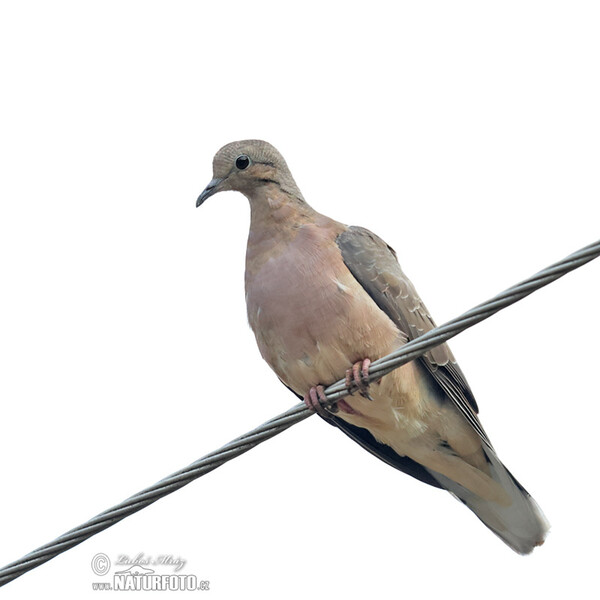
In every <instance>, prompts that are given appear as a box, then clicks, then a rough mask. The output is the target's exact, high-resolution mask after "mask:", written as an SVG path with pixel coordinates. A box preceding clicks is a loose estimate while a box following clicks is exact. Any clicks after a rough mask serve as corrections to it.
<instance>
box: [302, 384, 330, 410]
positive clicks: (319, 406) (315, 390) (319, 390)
mask: <svg viewBox="0 0 600 600" xmlns="http://www.w3.org/2000/svg"><path fill="white" fill-rule="evenodd" d="M325 402H327V398H326V397H325V390H324V388H323V386H322V385H315V386H313V387H311V388H310V390H309V391H308V394H306V395H305V396H304V404H306V406H307V408H308V409H309V410H313V411H315V412H316V413H318V414H320V415H321V416H322V417H328V416H329V414H330V412H329V411H327V410H326V409H325V407H324V406H323V403H325ZM331 412H336V411H335V409H333V410H332V411H331Z"/></svg>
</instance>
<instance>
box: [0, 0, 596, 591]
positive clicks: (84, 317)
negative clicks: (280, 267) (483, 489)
mask: <svg viewBox="0 0 600 600" xmlns="http://www.w3.org/2000/svg"><path fill="white" fill-rule="evenodd" d="M599 27H600V8H599V7H598V4H597V3H595V2H523V1H519V2H503V3H491V2H485V3H483V2H475V1H474V2H451V3H450V2H419V3H414V2H380V1H371V2H368V3H360V4H359V3H355V2H344V3H341V2H339V3H338V2H329V3H327V2H319V3H316V2H315V3H311V2H304V3H302V4H297V3H295V4H294V5H293V6H292V5H288V4H286V3H283V2H279V3H276V2H264V1H258V0H256V1H252V2H251V1H246V2H239V1H229V2H210V3H209V2H185V1H180V2H148V1H145V2H139V1H129V2H128V1H125V2H123V1H119V2H114V1H109V2H106V1H105V2H102V3H90V2H86V3H81V2H52V3H48V2H4V3H2V6H1V8H0V56H1V57H2V58H1V61H2V62H1V67H0V69H1V70H0V73H1V81H2V92H1V95H0V165H1V170H2V176H1V177H0V281H1V283H0V285H1V288H2V289H1V292H0V370H1V371H2V374H1V376H0V399H1V402H2V421H1V423H2V427H1V432H2V433H1V434H0V455H1V456H2V461H1V480H2V484H1V485H2V494H1V498H2V499H1V505H0V506H1V511H0V564H1V565H4V564H6V563H8V562H11V561H13V560H15V559H17V558H19V557H20V556H22V555H23V554H25V553H27V552H29V551H30V550H33V549H34V548H36V547H38V546H40V545H41V544H44V543H46V542H48V541H50V540H52V539H53V538H54V537H56V536H58V535H59V534H61V533H63V532H64V531H66V530H68V529H70V528H72V527H74V526H75V525H77V524H79V523H81V522H83V521H85V520H86V519H88V518H90V517H92V516H94V515H95V514H97V513H98V512H100V511H102V510H104V509H106V508H108V507H110V506H112V505H114V504H116V503H118V502H119V501H121V500H122V499H124V498H125V497H127V496H129V495H131V494H133V493H135V492H137V491H138V490H140V489H142V488H144V487H146V486H148V485H150V484H152V483H154V482H155V481H157V480H158V479H161V478H162V477H164V476H166V475H168V474H169V473H171V472H172V471H174V470H176V469H178V468H180V467H183V466H185V465H187V464H189V463H190V462H192V461H193V460H195V459H196V458H198V457H201V456H203V455H204V454H206V453H207V452H210V451H212V450H213V449H216V448H217V447H219V446H220V445H222V444H224V443H225V442H227V441H229V440H230V439H232V438H234V437H236V436H237V435H239V434H242V433H244V432H246V431H248V430H250V429H252V428H253V427H255V426H257V425H259V424H260V423H262V422H264V421H265V420H267V419H269V418H270V417H272V416H274V415H276V414H279V413H281V412H283V411H284V410H286V409H287V408H288V407H290V406H292V405H293V404H295V402H296V400H295V398H294V397H293V396H292V395H291V394H289V393H288V392H287V391H286V390H285V389H284V388H283V387H282V386H281V384H280V383H279V382H278V381H277V378H276V377H275V376H274V375H273V374H272V373H271V372H270V370H269V368H268V367H267V366H266V364H265V363H263V361H262V360H261V358H260V356H259V354H258V351H257V349H256V348H255V344H254V339H253V337H252V334H251V332H250V330H249V328H248V327H247V324H246V315H245V305H244V292H243V264H244V249H245V238H246V233H247V227H248V215H249V211H248V207H247V202H246V200H245V199H244V198H243V197H242V196H241V195H236V194H233V193H227V194H221V195H218V196H215V197H213V198H211V199H210V200H209V201H207V202H206V204H205V205H204V206H203V207H202V209H200V210H196V208H195V200H196V197H197V196H198V194H199V193H200V191H202V189H203V188H204V186H205V185H206V184H207V183H208V181H209V180H210V179H211V160H212V156H213V154H214V153H215V152H216V150H218V148H219V147H220V146H222V145H223V144H225V143H227V142H229V141H233V140H235V139H243V138H248V137H259V138H263V139H266V140H268V141H270V142H271V143H273V144H274V145H275V146H276V147H278V148H279V149H280V150H281V152H282V153H283V154H284V156H285V157H286V159H287V161H288V163H289V165H290V167H291V169H292V172H293V173H294V175H295V178H296V180H297V182H298V183H299V185H300V187H301V189H302V190H303V193H304V195H305V197H306V198H307V200H308V201H309V202H310V203H311V204H312V205H313V206H314V207H315V208H316V209H317V210H320V211H322V212H324V213H325V214H328V215H330V216H332V217H334V218H337V219H338V220H341V221H344V222H347V223H350V224H360V225H363V226H366V227H368V228H370V229H372V230H374V231H375V232H377V233H378V234H379V235H381V236H382V237H383V238H384V239H385V240H386V241H388V243H390V244H391V245H392V246H394V247H395V248H396V250H397V251H398V254H399V257H400V261H401V264H402V265H403V267H404V269H405V271H406V272H407V274H408V275H409V276H410V277H411V279H412V280H413V282H414V283H415V285H416V287H417V289H418V290H419V292H420V294H421V296H422V297H423V299H424V300H425V302H426V303H427V305H428V307H429V309H430V310H431V311H432V313H433V315H434V317H435V318H436V320H437V321H438V323H442V322H444V321H446V320H448V319H450V318H452V317H454V316H456V315H458V314H459V313H461V312H463V311H464V310H466V309H468V308H470V307H472V306H474V305H475V304H477V303H479V302H481V301H483V300H486V299H487V298H489V297H491V296H492V295H494V294H495V293H497V292H500V291H501V290H503V289H505V288H506V287H508V286H509V285H512V284H513V283H516V282H517V281H520V280H521V279H524V278H525V277H527V276H529V275H530V274H532V273H534V272H536V271H538V270H540V269H541V268H543V267H545V266H547V265H548V264H550V263H551V262H554V261H556V260H558V259H560V258H562V257H563V256H565V255H567V254H569V253H571V252H573V251H575V250H577V249H578V248H580V247H581V246H584V245H586V244H588V243H590V242H592V241H594V240H596V239H597V238H598V237H599V235H598V234H599V231H600V208H599V203H600V179H599V177H598V164H599V159H600V146H599V141H598V140H599V139H600V111H599V110H598V107H599V106H600V79H599V77H598V73H599V62H600V36H599V35H598V31H599ZM599 282H600V261H596V262H595V263H591V264H589V265H587V266H585V267H583V268H582V269H580V270H578V271H577V272H575V273H573V274H570V275H568V276H566V277H565V278H564V279H562V280H560V281H558V282H557V283H554V284H552V285H551V286H549V287H548V288H545V289H544V290H542V291H540V292H537V293H536V294H534V295H533V296H531V297H530V298H528V299H526V300H524V301H522V302H521V303H519V304H518V305H516V306H514V307H512V308H509V309H507V310H505V311H504V312H502V313H500V314H499V315H497V316H495V317H493V318H491V319H490V320H489V321H486V322H485V323H483V324H480V325H479V326H477V327H475V328H474V329H471V330H469V331H468V332H466V333H464V334H462V335H461V336H459V337H458V338H456V339H455V340H453V341H452V343H451V346H452V348H453V349H454V352H455V354H456V355H457V357H458V359H459V362H460V364H461V367H462V369H463V370H464V372H465V373H466V375H467V377H468V379H469V382H470V384H471V386H472V388H473V390H474V391H475V395H476V397H477V399H478V402H479V405H480V408H481V418H482V422H483V424H484V426H485V427H486V429H487V431H488V433H489V435H490V437H491V439H492V441H493V442H494V444H495V446H496V449H497V451H498V453H499V455H500V457H501V458H502V460H503V461H504V462H505V463H506V464H507V466H508V467H509V469H510V470H511V471H512V472H513V473H514V474H515V475H516V477H517V478H518V479H519V480H520V481H521V482H522V483H523V484H524V485H525V486H526V487H527V488H528V489H529V491H530V492H531V493H532V495H533V496H534V497H535V498H536V499H537V501H538V502H539V504H540V505H541V506H542V508H543V509H544V511H545V513H546V515H547V516H548V518H549V520H550V521H551V523H552V526H553V528H552V531H551V534H550V536H549V538H548V540H547V542H546V544H545V546H543V547H542V548H541V549H538V550H536V551H535V552H534V554H533V555H532V556H530V557H526V558H523V557H520V556H518V555H516V554H514V553H513V552H511V551H510V550H509V549H508V547H506V546H504V544H502V543H501V542H500V541H499V540H498V539H497V538H496V537H495V536H494V535H493V534H492V533H491V532H489V531H488V530H487V529H486V528H485V527H484V526H483V525H482V524H481V523H480V522H479V521H478V519H477V518H476V517H475V516H474V515H473V514H472V513H471V512H470V511H468V510H467V509H466V508H464V507H463V506H461V505H460V504H459V503H458V502H456V501H455V500H453V499H452V498H451V497H450V495H448V494H446V493H443V492H441V491H439V490H435V489H433V488H430V487H428V486H425V485H423V484H421V483H419V482H417V481H415V480H412V479H411V478H409V477H407V476H405V475H403V474H401V473H399V472H396V471H395V470H393V469H391V468H390V467H387V466H386V465H384V464H383V463H381V462H380V461H378V460H377V459H375V458H374V457H372V456H371V455H369V454H368V453H366V452H364V451H363V450H361V449H360V448H359V447H358V446H357V445H355V444H353V443H352V442H351V441H350V440H349V439H347V438H346V437H345V436H344V435H343V434H341V433H339V432H337V431H336V430H335V429H333V428H331V427H329V426H328V425H326V424H325V423H323V422H322V421H321V420H319V419H318V418H317V417H312V418H311V419H309V420H307V421H305V422H303V423H301V424H299V425H297V426H296V427H294V428H292V429H291V430H289V431H287V432H286V433H284V434H282V435H280V436H278V437H277V438H275V439H273V440H271V441H268V442H266V443H265V444H263V445H261V446H259V447H258V448H256V449H254V450H253V451H251V452H249V453H248V454H246V455H244V456H243V457H241V458H238V459H236V460H235V461H233V462H231V463H229V464H227V465H226V466H224V467H222V468H220V469H218V470H217V471H214V472H213V473H211V474H209V475H207V476H206V477H204V478H202V479H200V480H199V481H196V482H194V483H193V484H191V485H189V486H188V487H186V488H184V489H182V490H180V491H178V492H176V493H174V494H173V495H171V496H169V497H168V498H166V499H163V500H161V501H159V502H158V503H156V504H154V505H153V506H151V507H149V508H147V509H145V510H143V511H142V512H141V513H138V514H137V515H135V516H133V517H130V518H128V519H126V520H125V521H123V522H121V523H119V524H117V525H115V526H114V527H112V528H110V529H109V530H107V531H105V532H103V533H101V534H99V535H97V536H95V537H93V538H92V539H91V540H88V541H87V542H85V543H84V544H82V545H80V546H78V547H77V548H75V549H72V550H70V551H68V552H67V553H65V554H63V555H62V556H60V557H59V558H56V559H54V560H52V561H50V562H49V563H47V564H45V565H43V566H42V567H39V568H38V569H36V570H34V571H32V572H31V573H28V574H27V575H25V576H23V577H21V578H20V579H18V580H16V581H14V582H12V583H11V584H9V585H8V586H7V587H6V588H4V589H3V590H2V592H3V597H7V598H27V599H29V598H34V597H40V596H42V595H44V596H48V595H50V596H51V597H54V596H60V597H61V598H100V597H107V596H108V597H111V596H115V595H117V597H119V596H118V594H116V593H115V592H113V593H109V592H99V591H92V583H93V582H97V581H109V580H110V578H101V577H98V576H96V575H94V573H93V572H92V570H91V567H90V563H91V561H92V559H93V557H94V556H95V555H96V554H97V553H100V552H102V553H105V554H106V555H107V556H108V557H110V559H111V561H113V560H115V559H116V558H117V557H118V556H119V555H121V554H126V555H129V556H135V555H136V554H139V553H141V552H143V553H144V554H145V555H146V556H158V555H165V554H171V555H173V556H174V557H178V556H180V557H182V558H184V559H185V560H186V561H187V564H186V567H185V569H184V572H185V573H187V574H195V575H197V577H198V579H202V580H210V588H211V591H210V592H207V593H206V595H207V597H210V598H212V599H221V598H225V599H229V598H232V599H233V598H246V597H248V598H254V597H256V598H261V599H269V598H281V597H292V598H306V597H309V596H310V597H313V596H316V597H323V598H325V597H340V598H345V599H351V598H363V597H364V596H365V595H367V594H368V596H370V597H381V598H400V597H405V598H406V597H415V594H416V595H418V597H419V598H426V599H428V598H436V597H437V598H440V597H444V598H447V599H453V598H461V599H462V600H464V599H470V598H480V597H482V596H484V597H486V598H487V599H490V600H493V599H495V598H506V597H507V596H509V595H510V597H516V598H518V597H525V596H529V595H532V594H535V595H536V597H546V596H548V595H550V594H552V596H553V597H561V596H564V595H565V594H567V593H568V594H569V597H590V596H591V594H592V590H596V589H597V562H598V549H597V543H596V539H597V536H598V528H599V525H598V512H597V511H598V509H597V502H598V496H597V489H598V484H597V475H594V473H596V474H597V472H598V445H597V435H598V433H597V422H598V418H599V417H600V408H599V400H600V397H599V396H600V395H599V393H598V385H597V379H596V376H597V373H598V360H599V358H600V351H599V347H600V345H599V343H598V338H599V336H600V314H599V311H598V305H599V296H600V294H599V291H600V283H599ZM160 572H161V573H162V572H165V571H160ZM166 572H167V573H168V572H169V571H166ZM171 596H172V597H176V598H184V597H187V595H186V593H184V592H173V593H165V594H164V595H163V596H161V597H171Z"/></svg>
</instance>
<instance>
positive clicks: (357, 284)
mask: <svg viewBox="0 0 600 600" xmlns="http://www.w3.org/2000/svg"><path fill="white" fill-rule="evenodd" d="M228 190H230V191H236V192H241V193H242V194H243V195H244V196H246V197H247V198H248V200H249V203H250V231H249V235H248V245H247V250H246V272H245V289H246V304H247V312H248V322H249V324H250V327H251V329H252V331H253V332H254V335H255V337H256V342H257V344H258V348H259V350H260V353H261V355H262V357H263V358H264V360H265V361H266V362H267V363H268V365H269V366H270V367H271V369H272V370H273V371H274V372H275V373H276V375H277V376H278V377H279V379H280V380H281V381H282V383H283V384H284V385H285V386H287V387H288V388H289V389H290V390H292V391H293V392H294V393H295V394H296V395H297V396H299V397H300V398H303V399H304V401H305V403H306V405H307V406H308V407H309V408H310V409H311V410H314V411H316V412H317V413H318V414H319V415H320V416H321V417H322V418H324V419H325V420H326V421H328V422H329V423H331V424H332V425H335V426H336V427H337V428H339V429H340V430H342V431H343V432H344V433H345V434H346V435H348V436H349V437H350V438H352V439H353V440H354V441H355V442H357V443H358V444H360V445H361V446H362V447H363V448H365V449H366V450H368V451H369V452H371V453H372V454H374V455H375V456H377V457H378V458H380V459H381V460H383V461H385V462H386V463H387V464H389V465H391V466H393V467H395V468H396V469H398V470H400V471H403V472H405V473H407V474H408V475H411V476H412V477H415V478H416V479H418V480H420V481H422V482H424V483H426V484H429V485H431V486H433V487H436V488H441V489H445V490H447V491H449V492H450V493H451V494H452V495H453V496H455V497H456V498H457V499H458V500H460V501H461V502H462V503H463V504H465V505H466V506H467V507H468V508H470V509H471V510H472V511H473V512H474V513H475V514H476V515H477V517H478V518H479V519H480V520H481V521H482V522H483V523H484V524H485V525H486V526H487V527H488V528H489V529H490V530H491V531H493V532H494V533H495V534H496V535H497V536H498V537H499V538H500V539H502V540H503V541H504V542H505V543H506V544H507V545H508V546H510V547H511V548H512V549H513V550H515V551H516V552H518V553H520V554H528V553H530V552H531V551H532V550H533V549H534V548H535V547H536V546H539V545H541V544H542V543H543V542H544V539H545V537H546V535H547V532H548V530H549V524H548V522H547V520H546V518H545V516H544V515H543V513H542V511H541V510H540V508H539V507H538V505H537V503H536V502H535V500H533V498H532V497H531V496H530V494H529V493H528V492H527V491H526V490H525V488H524V487H523V486H522V485H521V484H520V483H519V482H518V481H517V480H516V479H515V478H514V477H513V476H512V475H511V473H510V472H509V471H508V469H506V467H505V466H504V465H503V464H502V462H501V461H500V459H499V458H498V456H497V455H496V452H495V450H494V448H493V446H492V444H491V442H490V440H489V438H488V436H487V434H486V433H485V431H484V429H483V427H482V425H481V422H480V420H479V417H478V412H479V411H478V406H477V403H476V401H475V398H474V396H473V392H472V391H471V388H470V387H469V384H468V383H467V380H466V379H465V376H464V374H463V372H462V371H461V369H460V367H459V366H458V364H457V363H456V360H455V358H454V356H453V354H452V352H451V351H450V348H449V347H448V345H447V344H441V345H439V346H437V347H435V348H433V349H432V350H429V351H428V352H426V353H425V354H424V355H422V356H421V357H420V358H418V359H416V360H414V361H412V362H410V363H407V364H405V365H403V366H402V367H400V368H398V369H396V370H394V371H392V372H391V373H389V374H387V375H385V376H383V377H382V378H380V379H379V380H377V381H375V382H371V383H370V384H369V383H368V377H369V366H370V364H371V361H374V360H377V359H378V358H381V357H383V356H385V355H387V354H389V353H391V352H393V351H394V350H397V349H398V348H399V347H400V346H402V345H403V344H405V343H407V342H408V341H410V340H413V339H415V338H416V337H418V336H419V335H422V334H423V333H424V332H426V331H429V330H430V329H432V328H433V327H435V323H434V321H433V319H432V318H431V316H430V314H429V312H428V310H427V308H426V307H425V305H424V303H423V302H422V300H421V298H420V297H419V295H418V294H417V292H416V290H415V288H414V287H413V285H412V283H411V282H410V280H409V279H408V278H407V277H406V275H405V274H404V272H403V271H402V269H401V268H400V265H399V263H398V260H397V256H396V253H395V251H394V250H393V249H392V248H391V247H390V246H389V245H388V244H387V243H386V242H384V241H383V240H382V239H381V238H379V237H378V236H377V235H375V234H374V233H372V232H370V231H368V230H367V229H364V228H362V227H357V226H348V225H345V224H343V223H340V222H338V221H335V220H333V219H330V218H329V217H327V216H325V215H323V214H320V213H319V212H317V211H316V210H314V209H313V208H312V207H311V206H310V205H309V204H308V203H307V202H306V200H305V199H304V197H303V195H302V193H301V192H300V189H299V188H298V186H297V185H296V182H295V181H294V178H293V177H292V174H291V172H290V170H289V168H288V166H287V164H286V162H285V160H284V158H283V157H282V155H281V154H280V153H279V152H278V151H277V150H276V149H275V148H274V147H273V146H272V145H270V144H269V143H267V142H265V141H261V140H243V141H238V142H232V143H230V144H227V145H226V146H224V147H223V148H221V149H220V150H219V151H218V152H217V154H216V155H215V157H214V160H213V179H212V180H211V181H210V183H209V184H208V185H207V186H206V188H205V189H204V191H203V192H202V193H201V194H200V196H199V197H198V200H197V202H196V206H200V205H201V204H203V203H204V202H205V201H206V200H207V198H209V197H211V196H213V195H215V194H217V193H219V192H223V191H228ZM344 377H345V379H346V385H347V386H348V389H349V392H350V395H348V396H346V397H344V398H342V399H340V400H338V401H337V403H336V404H335V405H334V406H331V407H329V408H326V405H325V396H324V388H326V387H327V386H328V385H330V384H332V383H334V382H336V381H338V380H339V379H342V378H344Z"/></svg>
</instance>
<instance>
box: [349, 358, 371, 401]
mask: <svg viewBox="0 0 600 600" xmlns="http://www.w3.org/2000/svg"><path fill="white" fill-rule="evenodd" d="M370 366H371V360H370V359H368V358H365V359H364V360H359V361H358V362H356V363H354V364H353V365H352V368H351V369H348V370H347V371H346V388H347V389H348V392H349V394H350V395H351V396H352V395H353V394H354V392H355V391H356V390H358V393H359V394H360V395H361V396H362V397H363V398H367V399H368V400H373V398H371V395H370V394H369V367H370Z"/></svg>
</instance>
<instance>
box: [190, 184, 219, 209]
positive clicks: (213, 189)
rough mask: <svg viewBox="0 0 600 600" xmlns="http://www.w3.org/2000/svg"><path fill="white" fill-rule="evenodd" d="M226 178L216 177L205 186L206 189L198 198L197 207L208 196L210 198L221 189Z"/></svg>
mask: <svg viewBox="0 0 600 600" xmlns="http://www.w3.org/2000/svg"><path fill="white" fill-rule="evenodd" d="M223 181H224V179H220V178H219V177H215V178H214V179H213V180H212V181H211V182H210V183H209V184H208V185H207V186H206V187H205V188H204V191H203V192H202V193H201V194H200V195H199V196H198V200H196V208H198V207H199V206H200V205H201V204H202V203H203V202H204V201H205V200H206V199H207V198H210V197H211V196H212V195H213V194H216V193H217V192H220V191H221V184H222V183H223Z"/></svg>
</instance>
